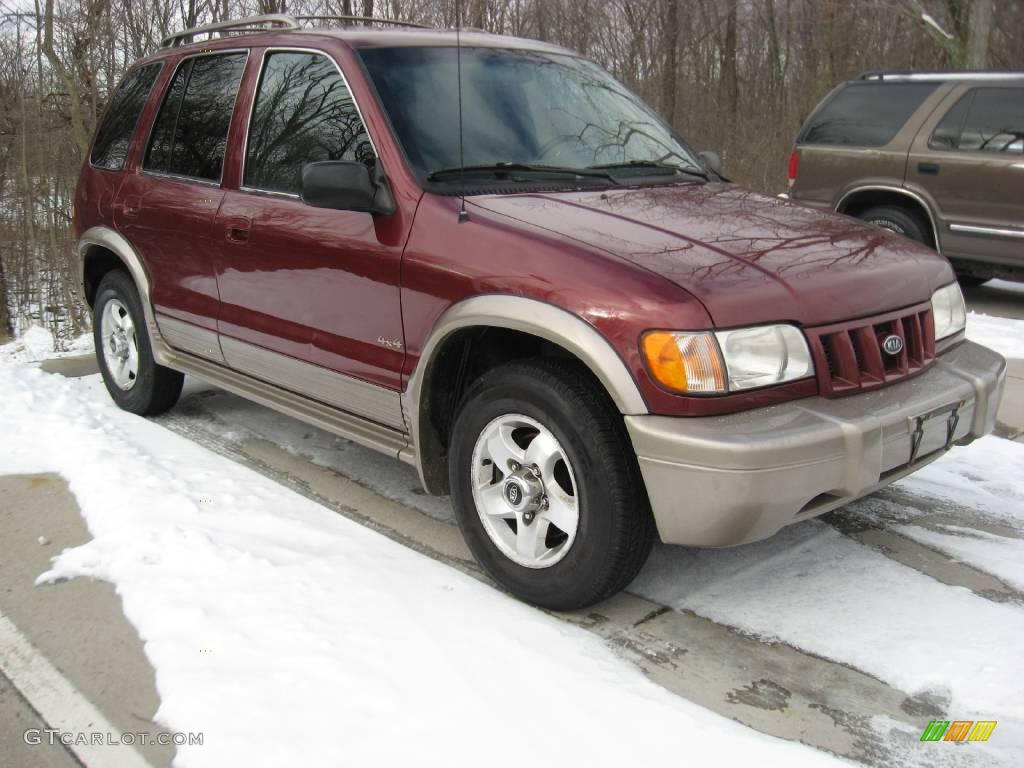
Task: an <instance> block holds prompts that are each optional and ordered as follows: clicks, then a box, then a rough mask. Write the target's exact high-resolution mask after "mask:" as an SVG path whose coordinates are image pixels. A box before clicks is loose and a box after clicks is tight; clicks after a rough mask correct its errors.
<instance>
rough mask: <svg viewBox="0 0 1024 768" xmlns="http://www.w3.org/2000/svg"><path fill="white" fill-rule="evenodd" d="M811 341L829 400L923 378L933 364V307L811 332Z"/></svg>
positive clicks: (809, 332)
mask: <svg viewBox="0 0 1024 768" xmlns="http://www.w3.org/2000/svg"><path fill="white" fill-rule="evenodd" d="M807 337H808V339H809V341H810V343H811V355H812V356H813V357H814V363H815V370H816V371H817V372H818V386H819V390H820V393H821V394H822V395H823V396H825V397H839V396H841V395H849V394H853V393H855V392H861V391H863V390H865V389H874V388H875V387H881V386H883V385H885V384H892V383H895V382H897V381H899V380H901V379H905V378H907V377H908V376H912V375H914V374H915V373H920V372H921V371H923V370H924V369H925V368H927V367H928V366H929V365H930V364H931V362H932V361H933V360H934V359H935V330H934V325H933V323H932V310H931V306H930V305H929V304H923V305H920V306H918V307H914V308H912V309H908V310H902V311H901V312H892V313H889V314H886V315H881V316H879V317H874V318H866V319H864V320H857V321H854V322H850V323H841V324H838V325H830V326H826V327H821V328H809V329H808V333H807ZM893 337H895V338H898V339H899V343H898V344H897V343H896V342H895V341H892V338H893ZM887 340H889V342H890V343H889V344H887V343H886V341H887ZM897 348H898V349H897Z"/></svg>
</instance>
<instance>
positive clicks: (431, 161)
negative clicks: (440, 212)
mask: <svg viewBox="0 0 1024 768" xmlns="http://www.w3.org/2000/svg"><path fill="white" fill-rule="evenodd" d="M360 56H361V57H362V59H363V62H364V64H365V65H366V68H367V70H368V71H369V73H370V76H371V78H372V79H373V84H374V85H375V86H376V89H377V93H378V94H379V95H380V99H381V102H382V103H383V105H384V108H385V109H386V110H387V113H388V116H389V117H390V118H391V122H392V124H393V125H394V127H395V131H396V133H397V134H398V138H399V139H400V140H401V142H402V146H403V148H404V149H405V152H406V154H407V155H408V156H409V160H410V162H412V164H413V165H414V166H416V167H417V168H418V169H419V170H420V171H421V173H431V172H433V171H437V170H441V169H447V168H453V167H455V166H458V165H459V143H458V136H459V123H458V116H459V108H458V106H459V105H458V90H457V88H456V87H455V86H456V82H457V79H456V77H457V74H456V72H457V70H456V65H457V56H456V50H455V49H454V48H443V47H428V48H415V47H411V46H410V47H403V48H372V49H371V48H367V49H363V50H362V51H360ZM462 104H463V124H464V138H465V160H466V164H467V165H476V164H481V165H483V164H490V163H502V162H504V163H534V164H538V165H555V166H561V167H569V168H585V167H587V166H591V165H599V164H609V163H629V162H661V163H666V164H670V165H680V166H694V165H697V161H696V159H695V158H694V157H693V155H692V154H691V153H690V151H689V150H688V149H687V147H686V146H685V145H684V144H682V142H680V141H679V139H678V138H677V137H676V136H675V135H674V134H673V133H672V131H671V130H670V129H669V128H668V127H667V126H666V125H665V123H664V122H663V121H662V120H661V118H659V117H658V116H657V115H656V114H655V113H654V112H653V111H651V109H650V108H648V107H647V106H646V105H645V104H644V103H643V102H642V101H640V99H638V98H637V97H636V96H634V95H633V94H632V93H630V92H629V91H628V90H627V89H626V88H625V87H623V86H622V85H621V84H620V83H618V82H617V81H616V80H615V79H613V78H612V77H611V76H610V75H609V74H608V73H607V72H605V71H604V70H603V69H601V68H600V67H599V66H597V65H596V64H594V63H593V62H590V61H587V60H586V59H581V58H578V57H576V56H565V55H557V54H550V53H546V52H540V51H523V50H510V49H493V48H463V49H462ZM623 173H625V171H623ZM669 178H674V177H673V176H669Z"/></svg>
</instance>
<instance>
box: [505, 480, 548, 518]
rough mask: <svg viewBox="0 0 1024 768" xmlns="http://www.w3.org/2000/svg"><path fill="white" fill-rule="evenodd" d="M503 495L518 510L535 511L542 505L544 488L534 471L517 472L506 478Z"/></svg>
mask: <svg viewBox="0 0 1024 768" xmlns="http://www.w3.org/2000/svg"><path fill="white" fill-rule="evenodd" d="M502 495H503V496H504V497H505V501H506V502H507V503H508V505H509V506H510V507H512V509H513V510H515V511H516V512H526V511H533V510H536V509H537V508H538V507H539V506H540V502H541V499H542V497H543V489H542V487H541V484H540V481H538V480H537V478H536V477H534V475H533V473H532V472H529V473H528V472H515V473H513V474H511V475H509V476H508V478H507V479H506V480H505V487H504V488H503V489H502Z"/></svg>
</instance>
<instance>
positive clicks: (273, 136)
mask: <svg viewBox="0 0 1024 768" xmlns="http://www.w3.org/2000/svg"><path fill="white" fill-rule="evenodd" d="M245 155H246V156H245V176H244V182H243V183H244V184H245V186H247V187H252V188H255V189H264V190H270V191H274V192H287V193H291V194H298V193H299V189H300V182H301V176H302V166H303V165H305V164H306V163H312V162H316V161H319V160H348V161H356V162H361V163H366V164H367V165H369V164H371V163H372V162H373V160H374V154H373V148H372V146H371V145H370V137H369V136H368V135H367V133H366V128H365V127H364V126H363V121H362V120H361V119H360V118H359V112H358V110H357V109H356V105H355V102H354V101H353V100H352V94H351V93H350V92H349V90H348V87H347V86H346V85H345V81H344V80H343V79H342V77H341V75H339V74H338V68H337V67H336V66H335V65H334V62H333V61H332V60H331V59H329V58H327V57H326V56H323V55H320V54H315V53H294V52H281V53H271V54H269V55H268V56H267V60H266V63H265V64H264V67H263V75H262V76H261V78H260V85H259V88H258V90H257V92H256V103H255V105H254V106H253V113H252V119H251V120H250V121H249V140H248V142H247V144H246V153H245Z"/></svg>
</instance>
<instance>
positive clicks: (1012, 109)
mask: <svg viewBox="0 0 1024 768" xmlns="http://www.w3.org/2000/svg"><path fill="white" fill-rule="evenodd" d="M928 146H930V147H931V148H932V149H950V150H960V151H962V152H1004V153H1007V154H1014V155H1020V154H1024V88H975V89H973V90H971V91H968V92H967V93H965V94H964V95H963V97H961V99H960V100H959V101H958V102H957V103H956V104H955V105H953V107H952V108H951V109H950V110H949V112H947V113H946V115H945V116H944V117H943V118H942V121H941V122H940V123H939V124H938V126H936V128H935V132H934V133H933V134H932V136H931V139H930V140H929V141H928Z"/></svg>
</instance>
